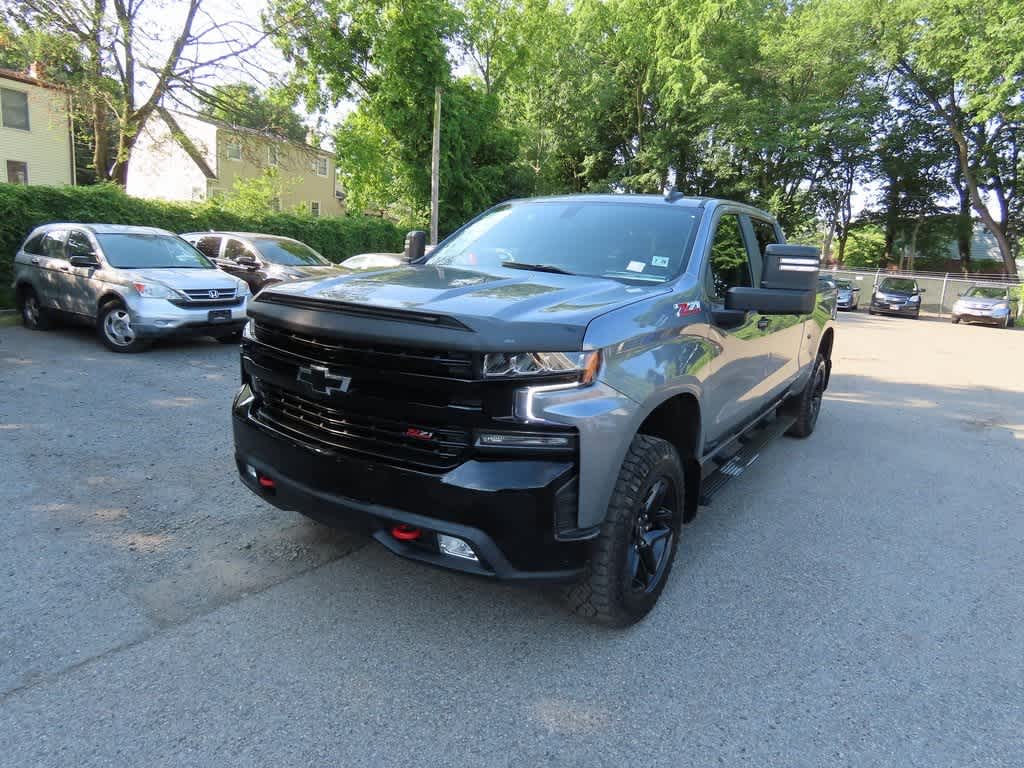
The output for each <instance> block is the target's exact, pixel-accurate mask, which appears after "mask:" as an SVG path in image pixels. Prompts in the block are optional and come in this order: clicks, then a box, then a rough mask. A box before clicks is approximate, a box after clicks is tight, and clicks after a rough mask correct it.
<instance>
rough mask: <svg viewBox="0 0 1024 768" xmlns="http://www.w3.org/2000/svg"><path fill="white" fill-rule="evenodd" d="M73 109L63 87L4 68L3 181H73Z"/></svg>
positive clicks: (0, 99) (0, 85)
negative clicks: (71, 109)
mask: <svg viewBox="0 0 1024 768" xmlns="http://www.w3.org/2000/svg"><path fill="white" fill-rule="evenodd" d="M69 114H70V113H69V96H68V93H67V92H66V91H65V90H63V89H62V88H59V87H57V86H55V85H50V84H49V83H45V82H43V81H42V80H39V79H38V78H36V77H33V76H32V75H26V74H22V73H20V72H14V71H12V70H9V69H0V181H6V182H8V183H10V184H51V185H54V186H57V185H61V184H74V183H75V155H74V145H73V143H72V140H71V119H70V116H69Z"/></svg>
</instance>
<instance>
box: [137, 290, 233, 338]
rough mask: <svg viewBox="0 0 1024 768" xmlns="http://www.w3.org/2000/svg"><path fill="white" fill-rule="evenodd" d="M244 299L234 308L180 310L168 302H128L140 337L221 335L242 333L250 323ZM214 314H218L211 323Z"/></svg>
mask: <svg viewBox="0 0 1024 768" xmlns="http://www.w3.org/2000/svg"><path fill="white" fill-rule="evenodd" d="M248 301H249V297H248V296H245V297H243V298H242V300H241V301H240V302H239V303H238V304H236V305H235V306H231V307H218V306H213V307H195V308H193V307H188V308H186V307H179V306H176V305H174V304H172V303H171V302H169V301H167V300H165V299H145V298H141V297H138V298H135V299H134V300H129V301H128V302H127V305H128V311H129V312H130V313H131V316H132V327H133V328H134V329H135V332H136V333H138V335H139V336H143V337H147V338H152V337H157V336H181V335H193V336H204V335H214V336H217V335H221V334H228V333H233V332H235V331H239V330H241V329H242V328H243V327H244V326H245V323H246V321H247V319H248V316H247V312H248ZM211 312H217V313H218V316H217V317H216V319H211Z"/></svg>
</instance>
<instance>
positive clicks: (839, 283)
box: [836, 280, 853, 291]
mask: <svg viewBox="0 0 1024 768" xmlns="http://www.w3.org/2000/svg"><path fill="white" fill-rule="evenodd" d="M836 287H837V288H840V289H842V290H844V291H849V290H852V289H853V283H851V282H850V281H849V280H836Z"/></svg>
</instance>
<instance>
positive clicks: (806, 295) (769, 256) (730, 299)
mask: <svg viewBox="0 0 1024 768" xmlns="http://www.w3.org/2000/svg"><path fill="white" fill-rule="evenodd" d="M820 259H821V252H820V251H819V250H818V249H817V248H813V247H811V246H807V245H782V244H773V245H769V246H768V247H767V248H766V249H765V255H764V274H763V275H762V276H761V287H760V288H745V287H738V286H737V287H733V288H730V289H729V290H728V291H727V292H726V294H725V308H726V309H735V310H742V311H745V312H760V313H761V314H763V315H809V314H810V313H812V312H813V311H814V306H815V302H816V301H817V296H818V290H817V289H818V275H819V274H820V271H821V269H820Z"/></svg>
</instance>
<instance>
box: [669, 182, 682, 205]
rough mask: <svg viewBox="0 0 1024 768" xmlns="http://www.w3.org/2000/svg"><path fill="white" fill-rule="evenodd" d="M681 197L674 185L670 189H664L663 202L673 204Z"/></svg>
mask: <svg viewBox="0 0 1024 768" xmlns="http://www.w3.org/2000/svg"><path fill="white" fill-rule="evenodd" d="M681 197H683V193H682V192H680V191H679V190H678V189H676V186H675V184H673V185H672V186H670V187H665V202H666V203H674V202H675V201H676V200H678V199H680V198H681Z"/></svg>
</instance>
